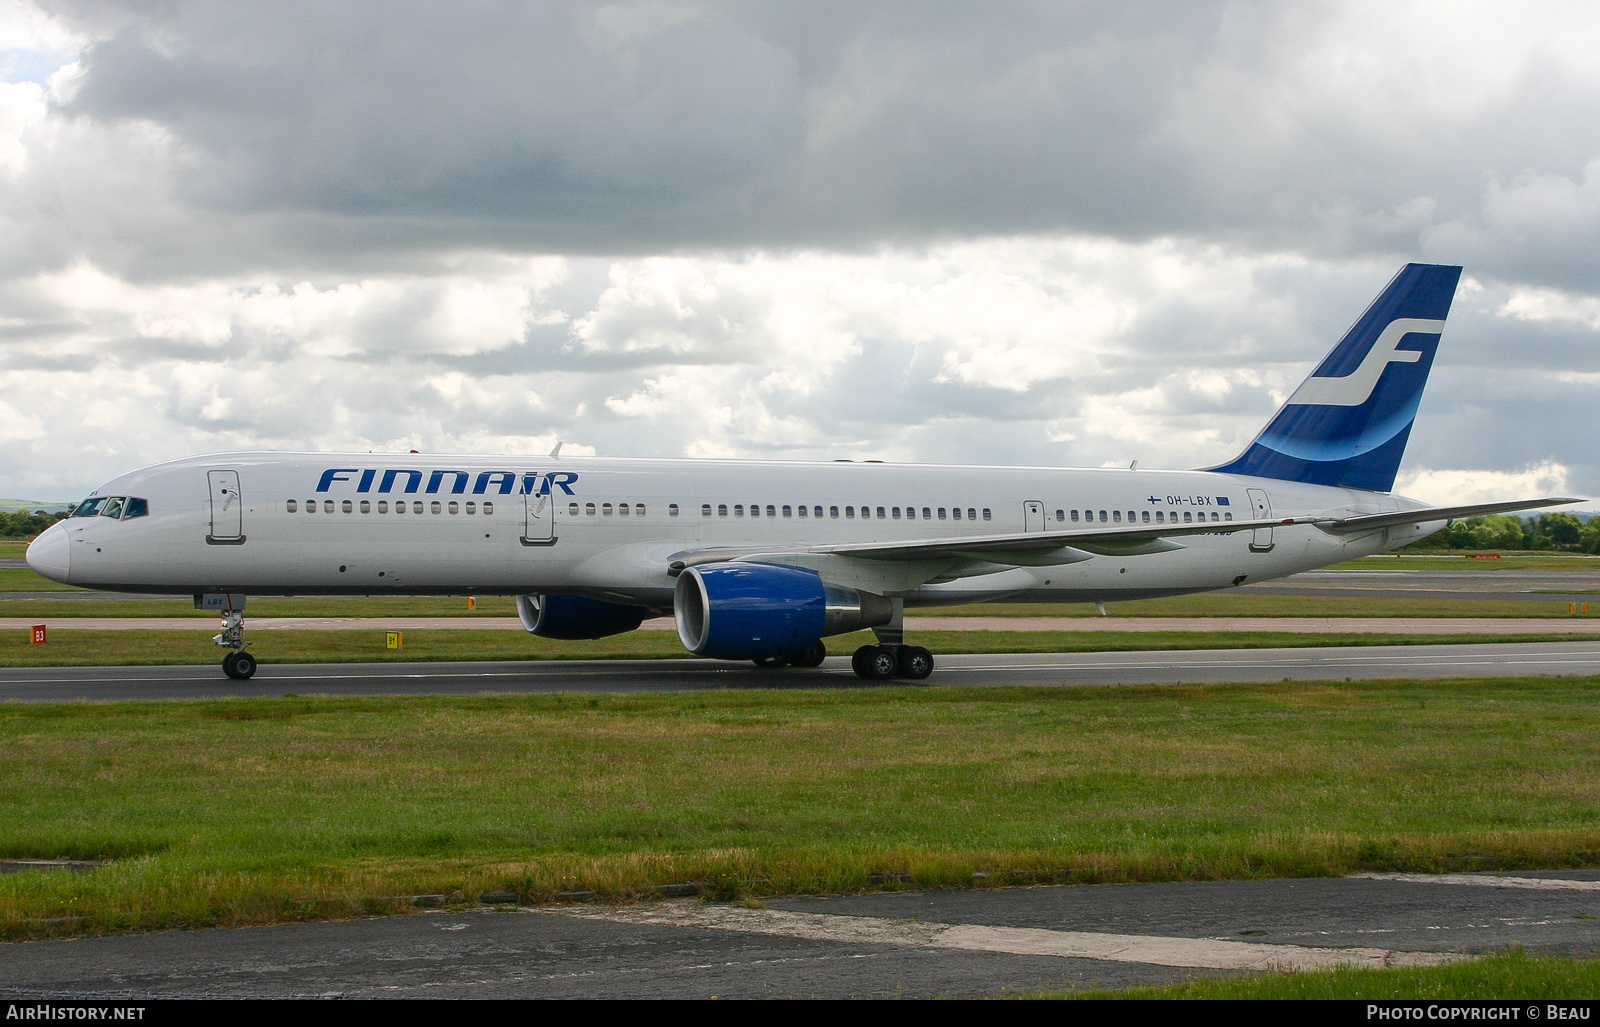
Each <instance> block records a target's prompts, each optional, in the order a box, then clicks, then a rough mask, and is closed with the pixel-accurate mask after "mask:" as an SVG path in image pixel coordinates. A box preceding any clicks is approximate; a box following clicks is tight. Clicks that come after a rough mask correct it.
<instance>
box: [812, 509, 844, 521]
mask: <svg viewBox="0 0 1600 1027" xmlns="http://www.w3.org/2000/svg"><path fill="white" fill-rule="evenodd" d="M817 510H818V511H821V510H822V507H820V506H819V507H817ZM828 516H829V517H832V518H834V519H835V520H837V519H838V517H839V508H838V507H836V506H830V507H828Z"/></svg>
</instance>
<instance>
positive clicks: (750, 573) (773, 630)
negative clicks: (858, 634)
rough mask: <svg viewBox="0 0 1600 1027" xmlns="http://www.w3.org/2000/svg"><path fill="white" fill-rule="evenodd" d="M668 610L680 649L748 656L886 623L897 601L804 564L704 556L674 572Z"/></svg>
mask: <svg viewBox="0 0 1600 1027" xmlns="http://www.w3.org/2000/svg"><path fill="white" fill-rule="evenodd" d="M672 612H673V616H674V617H675V619H676V620H677V622H678V638H679V639H680V640H682V642H683V645H684V648H685V649H688V650H689V651H690V652H692V653H694V654H695V655H697V656H711V657H715V658H716V659H719V660H749V659H755V658H756V657H761V656H781V655H783V654H784V653H792V652H794V651H795V650H797V649H804V648H805V647H806V646H809V645H811V644H812V643H814V642H816V641H817V640H818V639H820V638H823V637H825V636H827V635H841V634H844V633H845V632H848V631H858V630H860V629H861V628H870V627H875V626H877V625H879V624H887V623H889V620H890V619H891V618H892V617H893V616H894V606H893V604H892V603H890V601H889V600H888V599H885V598H884V597H883V596H878V595H873V594H871V593H869V592H857V591H854V590H853V589H846V588H839V587H837V586H834V585H828V584H824V583H823V580H822V576H821V575H819V574H818V573H817V572H816V571H812V570H807V569H805V568H803V567H787V566H781V565H776V564H764V563H708V564H701V565H699V566H697V567H686V568H684V570H683V572H682V573H681V574H679V575H678V584H677V587H676V589H674V591H673V594H672Z"/></svg>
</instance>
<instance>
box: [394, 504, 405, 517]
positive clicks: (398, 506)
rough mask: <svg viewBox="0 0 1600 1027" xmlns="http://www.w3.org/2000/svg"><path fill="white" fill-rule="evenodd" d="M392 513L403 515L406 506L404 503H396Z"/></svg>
mask: <svg viewBox="0 0 1600 1027" xmlns="http://www.w3.org/2000/svg"><path fill="white" fill-rule="evenodd" d="M394 512H395V513H397V514H403V513H405V512H406V505H405V504H404V503H396V504H395V505H394Z"/></svg>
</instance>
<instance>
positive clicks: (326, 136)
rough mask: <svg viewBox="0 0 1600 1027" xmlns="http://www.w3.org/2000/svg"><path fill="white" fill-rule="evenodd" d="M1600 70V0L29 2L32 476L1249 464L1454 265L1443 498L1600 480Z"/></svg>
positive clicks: (1425, 493) (2, 371)
mask: <svg viewBox="0 0 1600 1027" xmlns="http://www.w3.org/2000/svg"><path fill="white" fill-rule="evenodd" d="M1597 55H1600V6H1596V5H1594V4H1592V3H1583V4H1578V3H1574V4H1561V3H1543V4H1540V3H1518V4H1504V3H1498V4H1493V5H1487V4H1486V5H1477V4H1472V3H1465V2H1461V0H1452V2H1449V3H1406V2H1403V0H1383V2H1374V3H1299V4H1293V5H1289V4H1274V3H1227V2H1220V3H1205V2H1200V0H1181V2H1173V3H1168V4H1162V3H1155V2H1150V3H1143V4H1127V3H1120V2H1106V3H1093V2H1083V3H1003V2H973V0H962V2H952V3H938V2H934V0H917V2H907V3H896V2H892V0H882V2H876V3H870V4H867V3H856V2H851V3H825V2H819V0H806V2H803V3H802V2H795V3H788V4H786V3H768V2H753V0H752V2H745V3H717V2H683V3H677V2H672V0H647V2H640V3H579V2H572V0H562V2H555V3H538V2H527V3H520V4H513V3H479V4H474V3H462V2H452V3H449V4H445V3H435V4H406V3H396V2H393V0H386V2H384V3H372V4H364V3H357V2H353V0H347V2H341V3H339V4H327V3H315V4H311V3H308V4H303V5H296V4H293V3H288V2H278V3H273V4H240V3H215V4H213V3H203V2H202V3H186V2H182V0H162V2H152V3H148V4H128V3H121V2H118V0H85V2H82V3H60V4H58V3H53V2H45V0H40V2H38V3H33V2H28V0H0V79H3V81H0V438H3V439H4V440H5V443H6V444H5V445H4V446H0V495H5V496H16V497H24V498H30V499H41V500H42V499H52V500H54V499H71V498H74V497H76V496H78V495H81V494H83V493H85V492H87V491H88V490H89V489H90V488H92V487H94V486H95V485H97V484H99V483H100V482H101V481H104V480H105V479H107V478H109V477H111V476H113V475H115V474H117V473H120V472H122V471H125V470H128V469H131V468H132V467H135V466H139V465H141V464H145V463H151V462H154V461H157V460H162V459H167V458H172V457H178V456H185V455H190V454H195V453H201V452H208V451H219V450H232V449H242V448H271V449H315V450H334V449H353V450H360V451H366V450H377V451H383V450H406V449H413V448H415V449H420V450H423V451H427V452H445V451H473V452H544V451H546V450H548V449H549V448H550V446H551V445H552V444H553V443H554V441H555V440H556V439H558V438H559V439H561V440H564V442H565V445H566V447H567V450H566V451H567V452H594V453H601V454H606V455H617V456H680V455H689V456H748V457H785V458H791V457H792V458H835V457H853V458H863V457H869V458H880V459H889V460H918V461H958V462H981V463H1032V464H1049V465H1082V466H1099V465H1102V464H1126V463H1127V462H1128V461H1130V460H1135V459H1137V460H1139V461H1140V462H1141V464H1142V465H1143V466H1147V467H1155V466H1170V467H1185V466H1191V467H1192V466H1204V465H1207V464H1209V463H1215V462H1221V461H1224V460H1226V459H1228V458H1230V457H1232V456H1233V455H1234V454H1235V453H1237V452H1238V451H1239V450H1240V449H1241V448H1242V447H1243V446H1244V445H1245V444H1246V443H1247V442H1248V441H1249V440H1250V438H1251V437H1252V436H1253V435H1254V433H1255V432H1256V430H1258V429H1259V427H1260V426H1261V424H1262V423H1263V422H1264V420H1265V419H1266V418H1267V416H1268V415H1270V413H1271V412H1272V410H1273V409H1275V408H1276V406H1277V405H1278V403H1280V402H1281V401H1282V399H1283V398H1284V397H1285V396H1286V395H1287V394H1288V393H1289V392H1290V391H1292V390H1293V387H1294V386H1295V385H1296V384H1298V382H1299V381H1300V379H1301V378H1302V377H1303V376H1304V375H1305V374H1306V373H1307V372H1308V371H1309V370H1310V368H1311V367H1312V366H1313V365H1314V364H1315V362H1316V361H1317V360H1318V359H1319V358H1320V357H1321V355H1322V354H1323V353H1324V352H1325V351H1326V350H1327V349H1328V348H1329V347H1330V346H1331V345H1332V343H1333V342H1334V341H1335V340H1336V339H1337V338H1338V336H1339V335H1340V334H1341V333H1342V331H1343V329H1344V328H1345V327H1346V326H1347V325H1348V324H1349V323H1350V321H1352V320H1353V319H1354V318H1355V317H1356V315H1358V314H1359V313H1360V312H1361V310H1362V308H1363V307H1364V306H1365V305H1366V303H1367V302H1368V301H1369V300H1370V299H1371V298H1372V296H1373V295H1375V294H1376V292H1377V291H1378V290H1379V289H1380V288H1381V287H1382V286H1383V284H1384V283H1385V282H1386V281H1387V280H1388V279H1389V277H1390V276H1392V275H1393V274H1394V272H1395V270H1396V269H1397V268H1398V267H1399V265H1400V264H1402V263H1404V262H1405V261H1407V260H1426V261H1437V262H1445V263H1459V264H1463V265H1465V267H1466V277H1465V278H1464V280H1463V286H1462V289H1461V291H1460V292H1459V293H1458V295H1457V298H1456V305H1455V308H1454V311H1453V313H1452V315H1451V319H1450V325H1449V327H1448V329H1447V330H1446V332H1445V335H1444V340H1443V343H1442V345H1441V348H1440V351H1439V358H1438V362H1437V364H1436V365H1435V369H1434V372H1433V377H1432V381H1431V382H1430V386H1429V391H1428V394H1427V395H1426V396H1425V398H1424V400H1423V405H1422V411H1421V415H1420V417H1419V420H1418V423H1417V427H1416V429H1415V431H1414V432H1413V434H1412V441H1411V445H1410V448H1409V450H1408V453H1407V456H1406V463H1405V467H1404V470H1403V472H1402V479H1401V483H1400V485H1401V487H1402V489H1403V490H1404V491H1407V492H1409V493H1410V494H1413V495H1417V496H1419V497H1422V498H1426V499H1430V500H1434V501H1439V502H1446V501H1469V500H1472V499H1477V498H1499V497H1502V496H1525V495H1530V494H1548V492H1549V491H1552V490H1553V491H1560V492H1569V493H1572V494H1579V495H1588V496H1600V456H1597V455H1596V445H1595V438H1596V433H1595V402H1594V401H1595V399H1596V397H1597V396H1600V56H1597ZM1590 508H1591V509H1600V505H1593V506H1591V507H1590Z"/></svg>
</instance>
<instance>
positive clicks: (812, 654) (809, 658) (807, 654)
mask: <svg viewBox="0 0 1600 1027" xmlns="http://www.w3.org/2000/svg"><path fill="white" fill-rule="evenodd" d="M827 658H828V647H827V646H825V645H823V644H822V642H821V640H820V639H819V640H818V641H816V642H813V643H811V644H810V645H808V646H806V647H805V648H804V649H800V650H798V651H796V652H792V653H790V654H789V666H791V667H820V666H822V661H823V660H826V659H827Z"/></svg>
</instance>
